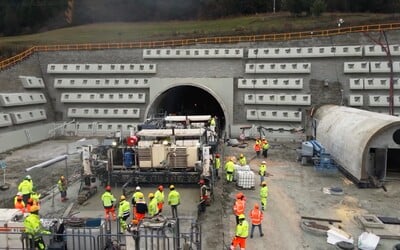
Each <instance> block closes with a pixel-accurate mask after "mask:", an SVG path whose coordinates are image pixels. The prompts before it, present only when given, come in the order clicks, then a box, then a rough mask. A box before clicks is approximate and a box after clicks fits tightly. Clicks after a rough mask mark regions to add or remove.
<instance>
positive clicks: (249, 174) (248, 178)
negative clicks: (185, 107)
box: [236, 171, 255, 189]
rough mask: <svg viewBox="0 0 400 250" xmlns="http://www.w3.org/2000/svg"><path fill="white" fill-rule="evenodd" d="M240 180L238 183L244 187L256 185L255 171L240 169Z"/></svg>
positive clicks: (249, 187) (248, 187)
mask: <svg viewBox="0 0 400 250" xmlns="http://www.w3.org/2000/svg"><path fill="white" fill-rule="evenodd" d="M237 173H238V180H237V183H236V185H237V186H238V187H240V188H243V189H252V188H254V187H255V181H254V172H253V171H238V172H237Z"/></svg>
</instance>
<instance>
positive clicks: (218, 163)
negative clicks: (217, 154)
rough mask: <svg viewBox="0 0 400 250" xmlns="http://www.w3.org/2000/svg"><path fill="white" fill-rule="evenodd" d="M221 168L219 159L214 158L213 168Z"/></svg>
mask: <svg viewBox="0 0 400 250" xmlns="http://www.w3.org/2000/svg"><path fill="white" fill-rule="evenodd" d="M220 167H221V159H220V158H215V168H216V169H219V168H220Z"/></svg>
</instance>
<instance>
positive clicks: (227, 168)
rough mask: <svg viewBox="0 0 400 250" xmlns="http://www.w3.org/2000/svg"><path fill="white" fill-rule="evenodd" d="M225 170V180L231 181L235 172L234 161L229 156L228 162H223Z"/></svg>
mask: <svg viewBox="0 0 400 250" xmlns="http://www.w3.org/2000/svg"><path fill="white" fill-rule="evenodd" d="M225 171H226V181H227V182H232V181H233V172H235V163H233V159H232V158H230V159H229V160H228V162H227V163H226V164H225Z"/></svg>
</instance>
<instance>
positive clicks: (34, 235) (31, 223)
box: [24, 205, 50, 250]
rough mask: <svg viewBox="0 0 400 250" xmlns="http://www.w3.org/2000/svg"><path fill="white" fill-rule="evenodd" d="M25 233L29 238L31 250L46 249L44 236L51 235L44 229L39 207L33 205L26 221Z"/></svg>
mask: <svg viewBox="0 0 400 250" xmlns="http://www.w3.org/2000/svg"><path fill="white" fill-rule="evenodd" d="M24 227H25V233H26V234H27V235H28V238H29V244H30V246H29V247H28V248H29V249H36V248H38V249H40V250H43V249H46V245H45V243H44V241H43V237H42V234H50V232H49V231H47V230H45V229H44V228H43V225H42V223H41V222H40V217H39V207H38V206H35V205H33V206H32V207H31V211H30V214H29V215H28V216H27V217H26V218H25V219H24Z"/></svg>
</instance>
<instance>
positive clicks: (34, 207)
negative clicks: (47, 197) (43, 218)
mask: <svg viewBox="0 0 400 250" xmlns="http://www.w3.org/2000/svg"><path fill="white" fill-rule="evenodd" d="M37 211H39V207H38V206H36V205H33V206H31V209H30V211H29V212H31V213H33V212H37Z"/></svg>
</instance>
